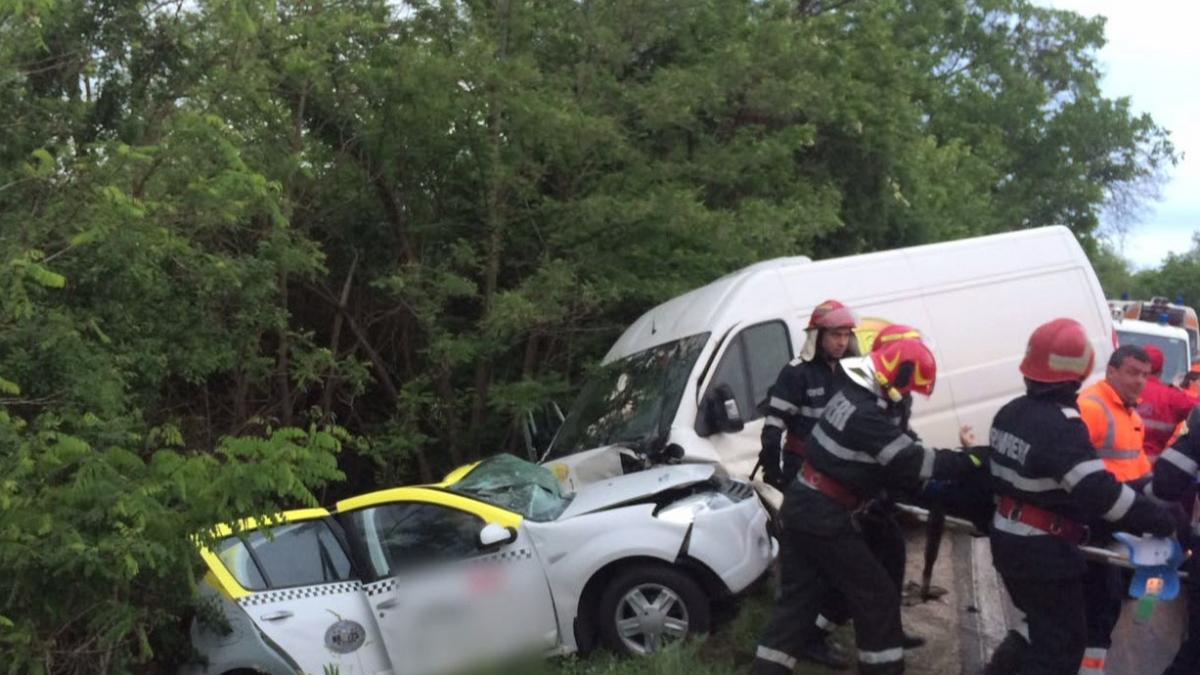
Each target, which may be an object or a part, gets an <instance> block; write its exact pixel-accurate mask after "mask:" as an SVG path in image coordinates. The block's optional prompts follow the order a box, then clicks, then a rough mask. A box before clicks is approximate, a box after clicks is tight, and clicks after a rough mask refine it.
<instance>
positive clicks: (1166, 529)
mask: <svg viewBox="0 0 1200 675" xmlns="http://www.w3.org/2000/svg"><path fill="white" fill-rule="evenodd" d="M1155 516H1156V517H1155V518H1152V519H1151V520H1150V522H1148V523H1146V525H1147V527H1148V530H1147V531H1148V532H1149V533H1150V534H1152V535H1154V536H1155V537H1173V536H1175V527H1176V525H1177V523H1176V520H1175V516H1173V515H1172V514H1171V512H1170V511H1168V510H1167V509H1163V508H1160V509H1158V513H1156V514H1155Z"/></svg>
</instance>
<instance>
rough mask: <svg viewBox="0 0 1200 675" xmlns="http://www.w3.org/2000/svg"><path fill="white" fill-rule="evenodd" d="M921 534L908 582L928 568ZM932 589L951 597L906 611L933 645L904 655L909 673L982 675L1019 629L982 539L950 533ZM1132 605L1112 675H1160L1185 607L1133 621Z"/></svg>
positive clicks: (1163, 606) (1170, 606) (912, 550)
mask: <svg viewBox="0 0 1200 675" xmlns="http://www.w3.org/2000/svg"><path fill="white" fill-rule="evenodd" d="M924 538H925V537H924V527H923V526H919V527H912V528H910V529H909V530H908V546H909V548H908V578H909V579H913V580H919V579H920V576H921V568H922V564H923V560H922V551H923V550H924ZM934 584H935V585H939V586H943V587H944V588H946V589H947V590H948V591H949V593H948V594H947V595H946V596H944V597H943V598H940V599H939V600H936V601H931V602H927V603H924V604H919V605H914V606H911V607H905V609H904V622H905V628H906V629H908V630H909V631H910V632H916V633H919V634H922V635H925V636H926V637H931V638H932V640H931V641H930V645H929V646H927V647H926V648H923V649H920V650H916V651H913V652H910V653H909V654H907V655H906V656H907V660H908V662H909V664H910V665H909V671H910V672H916V673H961V674H962V675H978V674H979V673H982V672H983V667H984V665H985V664H986V663H987V658H988V656H989V655H990V654H991V652H992V650H993V649H995V647H996V645H998V644H999V643H1000V641H1001V640H1002V639H1003V638H1004V635H1005V633H1006V632H1007V631H1008V629H1009V628H1013V627H1016V626H1017V625H1019V624H1020V621H1021V614H1020V612H1019V611H1017V610H1016V608H1014V607H1013V606H1012V603H1011V602H1010V601H1009V599H1008V594H1007V593H1006V592H1005V591H1004V588H1003V583H1002V582H1001V581H1000V578H999V576H998V575H996V573H995V568H993V567H992V561H991V548H990V546H989V545H988V540H987V538H985V537H978V538H975V537H971V536H969V535H966V534H963V533H960V532H950V531H947V533H946V538H945V539H944V540H943V543H942V553H941V556H940V558H939V559H938V564H937V565H936V566H935V568H934ZM1133 614H1134V603H1133V601H1127V602H1126V603H1125V606H1124V608H1123V611H1122V614H1121V620H1120V623H1119V624H1118V625H1117V628H1116V629H1115V630H1114V631H1113V646H1112V648H1111V649H1110V650H1109V654H1108V663H1107V671H1106V672H1107V675H1158V673H1161V672H1162V671H1163V669H1165V668H1166V667H1167V665H1168V664H1169V663H1170V662H1171V659H1172V658H1173V657H1174V655H1175V651H1176V650H1177V649H1178V647H1179V641H1180V638H1181V636H1182V634H1183V630H1184V626H1185V623H1186V620H1185V616H1186V600H1185V599H1184V598H1183V597H1182V596H1181V597H1180V598H1178V599H1176V600H1173V601H1171V602H1159V603H1158V605H1157V607H1156V608H1155V611H1154V614H1153V615H1152V617H1151V619H1150V620H1149V621H1147V622H1145V623H1136V622H1134V620H1133Z"/></svg>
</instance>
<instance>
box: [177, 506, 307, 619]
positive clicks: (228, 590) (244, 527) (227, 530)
mask: <svg viewBox="0 0 1200 675" xmlns="http://www.w3.org/2000/svg"><path fill="white" fill-rule="evenodd" d="M328 516H329V511H328V510H326V509H321V508H313V509H294V510H292V511H284V512H283V513H279V514H276V515H274V516H272V517H270V518H267V519H264V520H263V521H262V526H270V525H279V524H282V523H298V522H302V521H305V520H316V519H317V518H325V517H328ZM238 527H239V529H240V530H241V531H243V532H245V531H249V530H257V529H259V527H260V525H259V521H258V519H257V518H242V519H241V520H239V521H238ZM213 533H214V534H215V535H216V536H218V537H228V536H231V535H232V534H233V527H231V526H230V525H229V524H228V523H220V524H218V525H216V526H215V527H213ZM200 557H201V558H203V559H204V563H205V564H206V565H208V573H207V574H205V575H204V580H205V581H206V582H208V584H209V585H210V586H212V587H213V588H215V589H217V591H219V592H220V593H221V594H222V595H224V596H225V597H227V598H229V599H230V600H237V599H238V598H242V597H245V596H247V595H250V591H249V590H247V589H246V588H244V587H243V586H242V585H241V584H239V583H238V580H237V578H236V577H234V576H233V573H232V572H230V571H229V570H228V569H227V568H226V567H225V563H223V562H221V558H220V556H218V555H217V554H216V553H214V552H213V551H212V550H211V549H209V548H208V547H207V546H201V547H200Z"/></svg>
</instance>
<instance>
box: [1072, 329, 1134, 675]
mask: <svg viewBox="0 0 1200 675" xmlns="http://www.w3.org/2000/svg"><path fill="white" fill-rule="evenodd" d="M1149 377H1150V356H1149V355H1148V354H1146V352H1145V350H1143V349H1142V348H1141V347H1136V346H1134V345H1124V346H1121V347H1118V348H1117V350H1116V351H1114V352H1113V355H1112V357H1111V358H1110V359H1109V360H1108V368H1107V369H1106V370H1105V372H1104V379H1103V380H1101V381H1099V382H1097V383H1096V384H1093V385H1092V386H1090V387H1088V388H1087V389H1084V390H1083V391H1081V392H1080V393H1079V414H1080V416H1081V417H1082V418H1083V423H1084V424H1086V425H1087V428H1088V435H1089V437H1090V438H1091V441H1092V445H1093V446H1095V448H1096V454H1097V455H1099V456H1100V459H1101V460H1103V461H1104V468H1105V469H1107V470H1108V472H1109V473H1111V474H1112V475H1113V476H1114V477H1115V478H1116V479H1117V480H1118V481H1120V482H1122V483H1126V484H1130V487H1132V488H1133V489H1134V491H1135V492H1138V493H1140V492H1141V489H1140V488H1142V487H1144V483H1145V482H1146V481H1147V480H1148V479H1149V477H1150V460H1149V459H1147V457H1146V452H1145V451H1144V450H1143V449H1142V445H1143V443H1144V441H1145V426H1144V425H1143V423H1142V418H1141V417H1140V416H1139V415H1138V412H1137V404H1138V397H1139V396H1141V394H1142V389H1143V388H1145V386H1146V380H1147V379H1149ZM1139 534H1140V533H1139ZM1083 586H1084V599H1085V600H1086V603H1087V608H1088V615H1087V623H1088V626H1087V628H1088V641H1087V645H1088V646H1087V649H1086V650H1085V651H1084V653H1083V663H1082V664H1081V665H1080V668H1079V673H1080V675H1103V673H1104V661H1105V658H1106V657H1107V656H1108V648H1109V647H1110V646H1111V645H1112V631H1113V628H1114V627H1116V625H1117V619H1119V618H1120V617H1121V601H1122V600H1123V599H1124V598H1125V591H1124V589H1123V588H1122V586H1123V583H1122V579H1121V573H1120V571H1119V570H1118V569H1117V568H1116V567H1112V566H1110V565H1106V564H1104V563H1099V562H1092V563H1088V569H1087V572H1086V573H1085V574H1084V579H1083Z"/></svg>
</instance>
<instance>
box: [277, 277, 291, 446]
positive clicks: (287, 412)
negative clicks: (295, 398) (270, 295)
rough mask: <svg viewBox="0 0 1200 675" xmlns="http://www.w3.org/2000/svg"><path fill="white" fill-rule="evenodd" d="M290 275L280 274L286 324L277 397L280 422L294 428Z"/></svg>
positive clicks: (281, 338) (281, 335) (281, 340)
mask: <svg viewBox="0 0 1200 675" xmlns="http://www.w3.org/2000/svg"><path fill="white" fill-rule="evenodd" d="M287 286H288V274H287V271H286V270H284V271H281V272H280V273H279V298H280V302H281V303H282V305H283V313H284V317H285V318H284V324H283V325H282V326H280V328H279V348H278V352H277V355H276V360H275V386H276V396H278V397H279V421H280V422H281V423H282V424H283V425H284V426H287V427H290V426H292V383H291V378H290V375H289V374H288V370H289V366H288V349H289V345H288V326H287V324H288V319H287V318H286V317H287V315H288V287H287Z"/></svg>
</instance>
